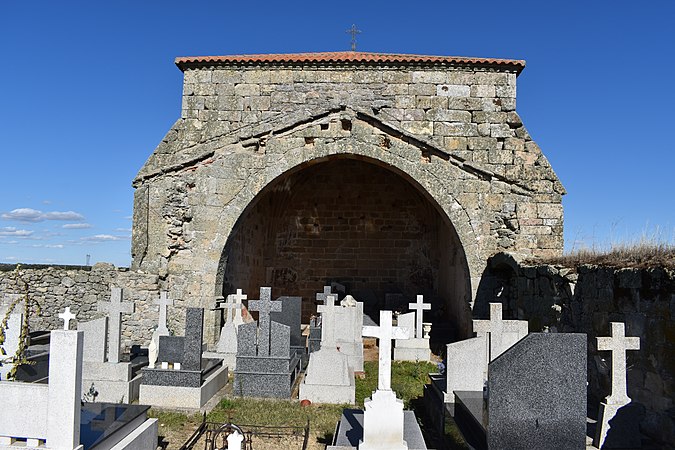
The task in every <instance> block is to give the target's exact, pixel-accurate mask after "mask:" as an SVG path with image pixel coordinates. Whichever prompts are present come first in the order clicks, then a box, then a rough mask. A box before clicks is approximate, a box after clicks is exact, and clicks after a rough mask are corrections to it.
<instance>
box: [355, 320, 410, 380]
mask: <svg viewBox="0 0 675 450" xmlns="http://www.w3.org/2000/svg"><path fill="white" fill-rule="evenodd" d="M361 335H362V336H368V337H376V338H378V339H379V340H380V343H379V346H380V356H379V360H380V361H379V371H378V374H377V389H378V390H379V391H391V341H392V339H410V330H408V329H407V328H402V327H394V326H392V325H391V311H380V326H379V327H373V326H366V327H363V328H362V330H361Z"/></svg>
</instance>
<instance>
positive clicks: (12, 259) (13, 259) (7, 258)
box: [2, 256, 19, 261]
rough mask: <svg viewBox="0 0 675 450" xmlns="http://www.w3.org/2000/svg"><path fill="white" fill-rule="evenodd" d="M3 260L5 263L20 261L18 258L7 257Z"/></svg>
mask: <svg viewBox="0 0 675 450" xmlns="http://www.w3.org/2000/svg"><path fill="white" fill-rule="evenodd" d="M2 259H4V260H5V261H18V260H19V258H17V257H16V256H5V257H3V258H2Z"/></svg>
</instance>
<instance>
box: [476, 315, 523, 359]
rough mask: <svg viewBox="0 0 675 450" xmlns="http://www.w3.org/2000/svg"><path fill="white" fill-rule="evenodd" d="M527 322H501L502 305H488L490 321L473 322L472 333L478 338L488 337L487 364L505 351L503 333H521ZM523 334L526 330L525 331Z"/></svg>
mask: <svg viewBox="0 0 675 450" xmlns="http://www.w3.org/2000/svg"><path fill="white" fill-rule="evenodd" d="M523 327H527V322H525V321H522V320H502V304H501V303H490V320H474V321H473V331H475V332H476V334H478V336H483V335H489V336H487V339H488V362H489V361H492V360H494V359H495V358H496V357H497V356H499V355H501V354H502V353H504V351H506V348H504V347H505V346H506V344H504V342H503V341H504V333H519V332H520V333H522V331H523ZM525 334H527V330H526V329H525Z"/></svg>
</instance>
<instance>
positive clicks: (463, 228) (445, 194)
mask: <svg viewBox="0 0 675 450" xmlns="http://www.w3.org/2000/svg"><path fill="white" fill-rule="evenodd" d="M363 147H365V146H362V145H357V146H354V147H352V148H351V149H350V150H351V151H350V152H338V151H333V152H331V151H328V152H325V154H324V155H321V156H316V157H313V158H307V159H300V160H297V161H292V159H291V158H286V159H284V160H283V162H284V163H286V164H279V165H277V166H275V167H274V170H272V171H271V172H272V174H273V176H270V175H272V174H271V173H270V172H265V173H264V174H262V175H261V176H259V178H258V179H253V180H250V185H251V186H258V187H259V188H257V189H255V190H254V189H251V190H248V189H247V190H242V191H241V192H240V196H243V197H244V198H240V199H238V200H237V201H233V202H231V204H236V205H242V206H241V207H240V209H239V210H237V211H230V212H229V214H228V216H230V217H232V216H234V217H237V220H236V222H235V223H234V224H233V225H232V226H231V228H229V229H228V230H227V233H222V234H221V235H222V236H223V238H222V239H221V242H219V243H218V248H220V249H221V250H222V251H221V252H220V261H219V264H218V275H217V277H216V285H215V293H216V295H217V296H218V295H222V294H223V289H224V288H229V289H233V288H234V287H235V286H228V282H229V281H230V279H229V276H230V274H228V273H227V272H228V270H229V269H228V264H229V263H230V261H228V258H229V257H230V256H232V246H233V245H234V242H235V241H234V240H236V239H237V233H238V231H239V230H240V229H241V227H242V226H245V225H244V224H245V222H246V221H247V220H248V221H250V217H251V214H252V213H253V212H254V210H255V209H256V208H258V207H259V206H260V204H261V202H264V201H266V199H267V201H268V200H269V199H270V195H272V194H274V193H275V192H277V194H278V193H279V192H280V191H283V190H284V183H289V182H291V183H292V182H293V181H292V180H293V179H294V178H298V177H302V176H303V175H305V174H309V173H311V172H312V171H314V170H316V169H317V168H321V167H322V165H323V166H324V167H325V165H326V164H329V163H335V162H337V161H355V162H358V163H360V164H366V165H368V166H372V167H376V168H377V170H376V172H377V171H384V172H386V173H389V174H390V175H391V176H394V177H395V178H396V179H397V180H398V181H399V182H400V181H403V182H404V183H400V184H404V185H405V186H407V187H408V189H409V190H410V191H411V192H414V193H415V194H416V195H418V196H419V198H420V199H423V201H422V202H421V203H423V208H427V209H428V210H431V211H432V212H430V213H429V214H430V215H436V217H437V218H438V220H439V221H440V222H442V224H443V227H444V229H445V230H446V236H445V240H446V241H448V242H449V243H452V244H454V248H452V250H453V251H454V252H455V253H456V254H455V255H453V258H456V259H458V260H459V261H454V262H453V264H452V265H451V267H447V268H445V269H441V268H440V267H439V268H438V270H439V272H443V270H445V271H446V273H445V274H444V276H443V278H444V279H443V280H440V281H438V280H437V285H436V292H435V293H436V295H438V296H439V297H445V300H446V302H447V304H445V305H444V307H445V308H446V311H445V316H446V317H445V318H446V319H447V320H448V321H452V322H454V326H455V327H456V330H455V331H456V332H457V333H458V334H460V335H465V334H466V333H467V332H469V330H470V320H471V302H472V291H473V289H475V288H474V287H473V282H472V280H475V277H476V276H477V275H479V274H480V273H481V272H482V268H481V267H480V265H479V264H480V263H478V265H477V263H476V262H477V261H480V251H479V247H478V241H477V239H476V236H475V233H474V231H473V226H472V224H471V220H470V217H469V215H468V213H467V212H466V211H465V209H464V208H463V207H462V206H461V204H460V203H459V202H458V201H457V199H455V198H454V197H453V196H452V195H451V194H452V191H451V189H448V188H447V186H445V184H444V180H443V179H442V178H441V177H439V176H438V174H435V173H434V174H431V175H430V174H429V169H428V167H430V166H431V165H432V164H433V163H425V164H420V163H419V162H416V163H412V162H411V161H409V160H407V159H401V158H390V159H388V160H385V158H382V159H378V158H373V157H372V156H370V155H372V154H373V151H372V149H368V148H363ZM288 153H291V154H292V153H293V152H292V151H290V152H288ZM436 164H443V162H442V161H441V162H437V163H436ZM425 166H426V167H425ZM430 179H433V180H437V181H438V183H437V184H435V185H433V186H432V185H431V184H430V183H429V181H428V180H430ZM289 180H290V181H289ZM419 180H422V181H419ZM424 180H427V181H426V183H425V182H424ZM290 187H291V186H286V189H287V192H291V189H290ZM278 197H279V195H277V198H278ZM279 206H280V205H277V207H279ZM249 224H250V223H249ZM267 238H269V236H267ZM441 241H443V238H441V239H440V240H439V242H438V244H439V247H440V246H441V245H442V243H441ZM240 244H241V240H240V242H239V244H238V245H240ZM438 250H439V251H440V252H441V253H442V249H440V248H439V249H438ZM448 253H449V252H448ZM240 256H241V255H240ZM247 257H248V258H254V257H255V255H251V254H249V255H247ZM443 257H444V258H450V256H449V255H448V254H445V255H443ZM250 262H251V261H250V260H249V263H250ZM230 267H231V265H230ZM271 270H272V272H273V274H272V275H271V276H272V278H273V279H274V280H277V278H278V277H281V278H283V277H288V279H289V280H290V279H292V278H293V276H294V274H293V273H289V272H283V271H282V272H281V273H277V272H275V270H276V269H275V268H272V269H271ZM452 270H454V271H460V272H461V274H458V273H453V274H452V275H450V274H448V273H447V272H449V271H452ZM437 275H438V274H437ZM265 276H267V277H269V276H270V274H269V273H266V274H265ZM257 278H258V280H259V279H260V276H259V275H258V277H257ZM268 280H269V278H268ZM266 281H267V280H266ZM336 281H340V280H336ZM439 283H446V285H445V286H439ZM268 284H269V283H268ZM272 284H274V283H272ZM318 285H320V283H319V284H318ZM237 287H239V286H237ZM256 291H257V288H254V290H253V291H252V292H251V294H252V295H253V297H254V296H255V295H256V293H255V292H256ZM226 293H227V292H226ZM290 294H292V293H291V292H288V293H284V292H281V293H279V294H277V293H275V292H273V295H275V296H276V295H290ZM408 294H409V293H408ZM431 294H432V295H433V292H432V293H431ZM253 297H251V298H253Z"/></svg>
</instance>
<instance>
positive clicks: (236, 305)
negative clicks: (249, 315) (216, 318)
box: [218, 289, 248, 323]
mask: <svg viewBox="0 0 675 450" xmlns="http://www.w3.org/2000/svg"><path fill="white" fill-rule="evenodd" d="M247 298H248V296H247V295H246V294H244V293H242V290H241V289H237V293H236V294H230V295H228V296H227V300H226V301H224V302H221V303H220V304H219V305H218V308H221V309H224V310H225V311H226V313H227V319H225V323H234V315H235V313H236V312H239V314H241V307H242V304H241V301H242V300H246V299H247Z"/></svg>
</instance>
